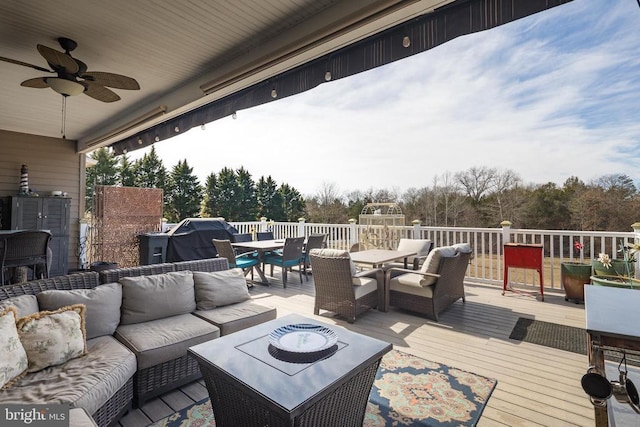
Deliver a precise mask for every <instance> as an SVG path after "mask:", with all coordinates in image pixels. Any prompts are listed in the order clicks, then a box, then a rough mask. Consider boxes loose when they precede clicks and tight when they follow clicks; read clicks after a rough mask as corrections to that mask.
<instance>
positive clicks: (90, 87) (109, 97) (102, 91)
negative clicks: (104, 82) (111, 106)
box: [80, 81, 120, 102]
mask: <svg viewBox="0 0 640 427" xmlns="http://www.w3.org/2000/svg"><path fill="white" fill-rule="evenodd" d="M80 83H82V85H83V86H84V87H86V88H87V90H85V91H84V93H85V95H89V96H90V97H92V98H93V99H97V100H98V101H102V102H115V101H118V100H119V99H120V97H119V96H118V94H117V93H115V92H114V91H112V90H111V89H107V88H106V87H104V86H101V85H99V84H96V83H93V82H89V81H84V82H80Z"/></svg>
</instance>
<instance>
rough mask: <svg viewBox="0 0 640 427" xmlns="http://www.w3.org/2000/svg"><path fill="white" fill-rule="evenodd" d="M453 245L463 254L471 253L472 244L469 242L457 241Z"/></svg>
mask: <svg viewBox="0 0 640 427" xmlns="http://www.w3.org/2000/svg"><path fill="white" fill-rule="evenodd" d="M453 247H454V248H455V250H456V252H459V253H461V254H470V253H471V245H470V244H468V243H457V244H455V245H453Z"/></svg>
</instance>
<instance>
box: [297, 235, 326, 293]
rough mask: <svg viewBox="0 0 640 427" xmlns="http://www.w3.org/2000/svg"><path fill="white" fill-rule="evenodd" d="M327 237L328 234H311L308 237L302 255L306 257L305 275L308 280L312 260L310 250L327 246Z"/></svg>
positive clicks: (304, 262)
mask: <svg viewBox="0 0 640 427" xmlns="http://www.w3.org/2000/svg"><path fill="white" fill-rule="evenodd" d="M326 239H327V235H326V234H311V235H310V236H309V237H308V238H307V243H306V244H305V245H304V248H303V250H302V257H303V259H304V261H303V266H304V276H305V278H306V279H307V281H309V275H308V274H309V269H310V268H311V261H310V260H309V252H311V250H312V249H322V248H325V247H326Z"/></svg>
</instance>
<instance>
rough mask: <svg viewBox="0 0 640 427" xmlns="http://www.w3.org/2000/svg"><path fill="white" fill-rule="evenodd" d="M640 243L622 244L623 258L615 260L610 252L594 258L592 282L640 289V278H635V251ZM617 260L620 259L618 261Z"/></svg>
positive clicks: (598, 284)
mask: <svg viewBox="0 0 640 427" xmlns="http://www.w3.org/2000/svg"><path fill="white" fill-rule="evenodd" d="M639 249H640V245H631V246H627V247H625V246H623V245H621V246H620V250H619V252H622V254H623V258H622V259H621V260H613V259H611V257H610V256H609V254H605V253H601V254H599V255H598V258H597V259H596V260H594V262H593V263H594V267H593V271H594V275H593V276H591V284H592V285H596V286H613V287H617V288H630V289H640V280H638V279H635V278H634V276H635V253H636V252H637V251H638V250H639ZM615 261H618V262H617V263H616V262H615Z"/></svg>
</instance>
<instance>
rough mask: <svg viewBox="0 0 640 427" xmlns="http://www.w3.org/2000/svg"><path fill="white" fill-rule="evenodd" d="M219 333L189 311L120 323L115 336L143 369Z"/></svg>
mask: <svg viewBox="0 0 640 427" xmlns="http://www.w3.org/2000/svg"><path fill="white" fill-rule="evenodd" d="M219 336H220V329H218V328H217V327H216V326H214V325H212V324H211V323H209V322H205V321H204V320H202V319H200V318H198V317H196V316H193V315H191V314H180V315H178V316H171V317H167V318H164V319H156V320H150V321H148V322H143V323H134V324H131V325H120V326H118V329H116V333H115V337H116V338H117V339H118V341H120V342H122V343H123V344H124V345H126V346H127V347H128V348H129V349H130V350H131V351H133V353H134V354H135V355H136V359H137V361H138V369H139V370H140V369H145V368H148V367H150V366H155V365H158V364H160V363H164V362H167V361H169V360H173V359H177V358H179V357H182V356H184V355H185V354H187V348H189V347H191V346H193V345H196V344H200V343H203V342H205V341H210V340H212V339H215V338H218V337H219Z"/></svg>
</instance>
